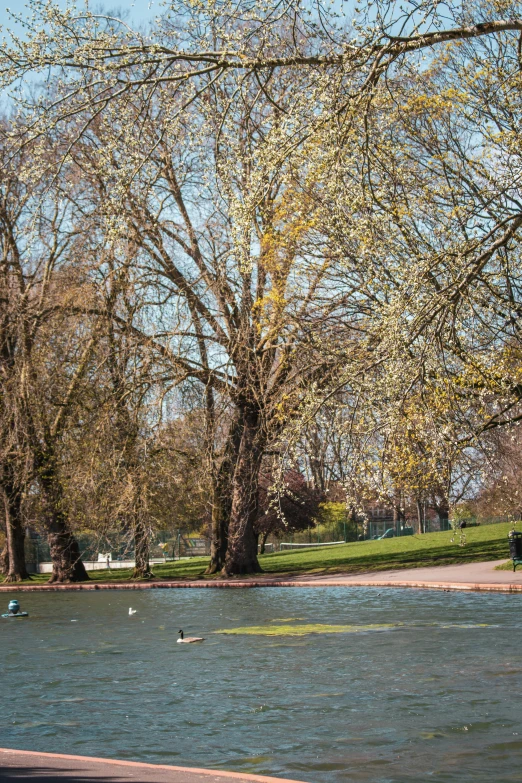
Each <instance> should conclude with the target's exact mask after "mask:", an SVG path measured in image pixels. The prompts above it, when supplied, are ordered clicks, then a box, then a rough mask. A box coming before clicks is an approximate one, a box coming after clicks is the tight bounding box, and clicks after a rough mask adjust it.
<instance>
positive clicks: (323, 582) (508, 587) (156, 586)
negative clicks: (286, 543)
mask: <svg viewBox="0 0 522 783" xmlns="http://www.w3.org/2000/svg"><path fill="white" fill-rule="evenodd" d="M348 580H349V581H348ZM254 587H380V588H382V587H400V588H413V589H418V590H442V591H454V590H457V591H458V590H460V591H462V590H464V591H472V592H496V593H520V592H522V583H505V582H504V583H503V582H492V583H491V582H490V583H488V582H442V581H441V582H428V581H426V582H423V581H418V582H416V581H412V580H408V581H398V580H394V581H386V580H381V581H376V580H375V579H372V580H371V581H370V580H364V579H353V578H352V577H346V578H345V579H343V578H342V577H341V578H338V579H335V578H332V577H329V578H325V579H321V578H314V579H313V580H312V579H310V580H305V579H294V580H285V579H270V578H269V579H248V580H242V581H240V580H233V579H222V580H219V581H218V580H215V581H208V582H207V581H204V580H193V581H187V582H184V581H157V582H116V583H111V582H98V583H94V582H82V583H78V584H52V585H49V584H38V585H28V584H24V585H17V584H16V583H9V584H0V591H3V592H10V593H13V592H16V593H19V592H26V593H27V592H39V591H42V592H61V591H79V590H175V589H181V588H185V589H190V588H193V589H201V588H222V589H230V588H232V589H233V588H239V589H244V588H254ZM0 750H1V749H0Z"/></svg>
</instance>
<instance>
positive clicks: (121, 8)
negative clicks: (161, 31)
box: [0, 0, 164, 34]
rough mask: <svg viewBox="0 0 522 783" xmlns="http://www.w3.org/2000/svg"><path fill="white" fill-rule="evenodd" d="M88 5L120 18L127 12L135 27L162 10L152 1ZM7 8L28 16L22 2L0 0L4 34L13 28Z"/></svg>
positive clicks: (60, 1) (123, 0)
mask: <svg viewBox="0 0 522 783" xmlns="http://www.w3.org/2000/svg"><path fill="white" fill-rule="evenodd" d="M57 1H58V5H59V6H60V7H62V8H65V6H66V2H65V0H57ZM78 5H79V6H80V7H81V6H82V5H83V0H79V2H78ZM89 5H90V8H91V10H95V9H98V8H99V7H100V6H103V7H104V8H105V9H106V10H108V9H110V10H111V11H112V12H113V13H115V15H117V16H120V15H121V12H128V14H129V17H128V18H129V21H130V22H132V24H133V25H136V26H139V25H143V24H146V23H147V22H149V21H152V20H153V19H154V17H155V16H157V15H158V14H161V12H162V11H163V10H164V6H161V5H160V3H159V0H154V2H150V0H108V2H104V3H100V2H98V1H95V2H92V0H91V2H90V3H89ZM8 8H10V9H11V11H13V12H15V13H17V14H19V15H20V16H27V15H29V11H28V10H27V7H26V3H25V2H24V0H0V25H2V27H3V28H4V33H5V30H6V28H10V27H12V26H13V22H12V20H11V18H10V16H9V14H8V12H7V9H8ZM14 29H15V30H16V32H17V33H18V34H20V33H21V32H22V28H21V26H19V25H16V26H15V28H14Z"/></svg>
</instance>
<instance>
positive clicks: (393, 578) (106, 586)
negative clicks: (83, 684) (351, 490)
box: [0, 560, 522, 593]
mask: <svg viewBox="0 0 522 783" xmlns="http://www.w3.org/2000/svg"><path fill="white" fill-rule="evenodd" d="M505 562H506V561H505V560H494V561H488V562H486V563H466V564H464V565H449V566H433V567H431V568H403V569H396V570H389V571H372V572H369V573H366V574H332V575H319V576H303V575H297V576H292V575H285V576H281V575H270V574H266V575H263V576H255V577H250V578H248V579H241V578H235V579H199V580H198V579H194V580H177V581H176V580H160V579H157V580H155V581H154V582H106V583H102V582H82V583H81V584H72V585H55V584H53V585H46V584H43V585H42V584H35V585H31V584H25V585H12V584H7V585H6V584H3V585H0V591H2V590H3V591H6V592H17V593H19V592H34V591H40V590H42V591H62V590H152V589H173V588H194V587H195V588H201V587H204V588H245V587H332V586H337V587H416V588H427V589H437V590H476V591H486V592H508V593H509V592H512V593H516V592H522V570H520V571H517V572H516V573H513V571H512V570H509V571H495V566H497V565H499V564H500V563H505Z"/></svg>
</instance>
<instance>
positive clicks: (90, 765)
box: [0, 748, 302, 783]
mask: <svg viewBox="0 0 522 783" xmlns="http://www.w3.org/2000/svg"><path fill="white" fill-rule="evenodd" d="M2 756H4V758H2ZM6 757H7V758H6ZM3 761H7V762H9V763H7V764H6V765H5V766H4V765H3V764H2V762H3ZM31 762H33V763H34V764H38V776H39V777H40V776H41V772H42V769H44V770H45V773H46V774H47V773H50V776H49V780H52V779H53V778H52V777H51V774H52V773H53V772H55V773H56V776H57V777H63V778H66V779H67V778H68V779H69V780H72V779H73V778H71V776H70V772H72V770H70V769H67V767H66V766H64V764H63V763H60V762H66V763H68V764H71V763H73V762H75V766H76V767H77V765H78V763H79V764H81V766H82V768H83V769H82V771H87V772H88V773H89V780H91V779H92V780H93V781H95V780H96V779H97V778H102V779H106V776H107V773H108V771H109V770H107V769H106V767H107V766H110V767H111V768H115V769H111V772H112V771H114V773H117V772H118V769H117V768H118V767H120V768H121V767H126V768H129V767H130V768H131V769H132V771H133V772H134V773H135V772H138V771H140V770H141V771H142V773H148V774H147V775H146V777H147V781H150V783H156V781H157V783H200V781H201V783H203V781H204V780H205V779H209V780H210V779H213V780H214V781H215V780H216V778H219V779H220V780H221V781H222V782H223V783H227V781H238V780H239V781H244V783H302V781H298V780H290V779H289V778H274V777H268V776H267V775H251V774H249V773H247V772H226V771H223V770H217V769H202V768H199V767H176V766H170V765H168V764H146V763H143V762H139V761H121V760H118V759H104V758H97V757H95V756H72V755H68V754H64V753H38V752H37V751H32V750H15V749H13V748H0V767H1V766H4V769H10V768H11V769H13V768H15V769H16V768H17V767H20V766H27V764H28V763H31ZM120 771H121V773H122V775H123V776H125V774H124V773H125V770H124V769H121V770H120ZM129 771H130V770H129ZM74 772H78V769H75V770H74ZM126 777H132V778H133V779H135V774H132V775H131V776H128V775H127V776H126ZM29 779H30V777H29ZM202 779H203V781H202Z"/></svg>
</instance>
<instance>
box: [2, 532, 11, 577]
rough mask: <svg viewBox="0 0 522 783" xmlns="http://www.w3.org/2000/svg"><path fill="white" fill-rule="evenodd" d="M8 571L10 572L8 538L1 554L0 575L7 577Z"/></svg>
mask: <svg viewBox="0 0 522 783" xmlns="http://www.w3.org/2000/svg"><path fill="white" fill-rule="evenodd" d="M8 571H9V549H8V548H7V538H6V540H5V544H4V548H3V549H2V551H1V552H0V574H4V575H7V572H8Z"/></svg>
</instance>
